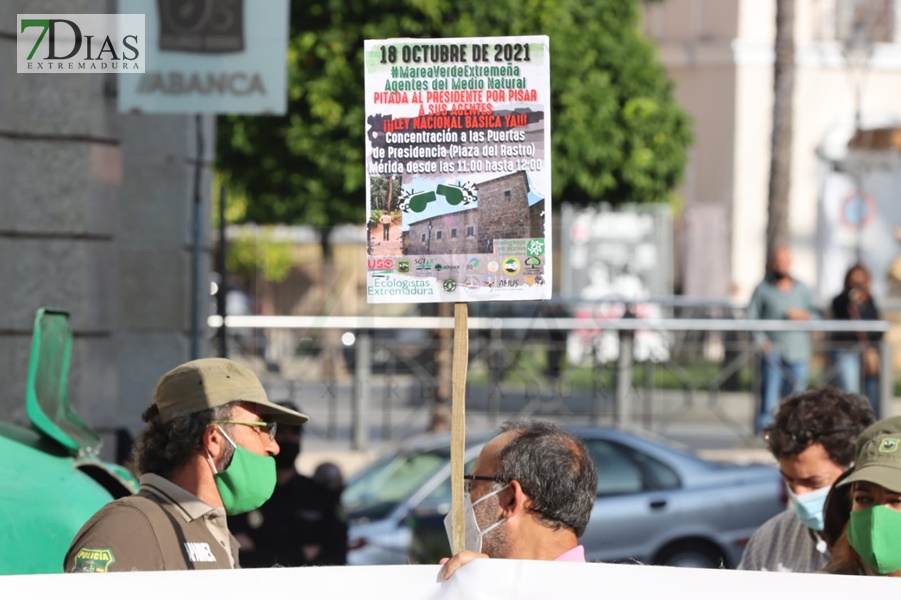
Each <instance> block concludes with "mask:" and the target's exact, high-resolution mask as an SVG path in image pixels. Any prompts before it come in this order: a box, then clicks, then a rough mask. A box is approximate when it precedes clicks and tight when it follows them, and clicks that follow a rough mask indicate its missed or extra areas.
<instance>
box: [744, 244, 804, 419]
mask: <svg viewBox="0 0 901 600" xmlns="http://www.w3.org/2000/svg"><path fill="white" fill-rule="evenodd" d="M790 270H791V253H790V252H789V249H788V248H786V247H784V246H781V247H777V248H775V249H774V250H773V252H772V254H771V255H770V257H769V259H768V260H767V275H766V277H765V278H764V280H763V281H762V282H760V283H759V284H758V285H757V287H756V288H755V289H754V293H753V294H752V295H751V301H750V303H749V304H748V310H747V316H748V318H749V319H786V320H789V321H807V320H809V319H813V318H816V317H817V316H818V310H817V308H816V306H815V304H814V301H813V294H811V292H810V288H808V287H807V286H806V285H805V284H804V283H802V282H800V281H798V280H797V279H795V278H794V277H792V276H791V273H790ZM754 341H755V342H756V343H757V346H758V347H759V349H760V355H761V360H760V410H759V411H758V417H757V432H758V433H760V432H762V431H763V430H764V429H765V428H766V427H767V425H769V424H770V423H772V422H773V412H774V411H775V409H776V406H777V404H778V403H779V398H780V397H785V396H788V395H789V394H791V393H792V392H800V391H803V390H804V389H806V387H807V376H808V367H809V364H808V363H809V362H810V354H811V348H810V334H809V333H808V332H806V331H755V332H754Z"/></svg>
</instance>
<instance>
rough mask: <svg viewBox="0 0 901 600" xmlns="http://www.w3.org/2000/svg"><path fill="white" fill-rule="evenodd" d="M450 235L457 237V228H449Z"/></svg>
mask: <svg viewBox="0 0 901 600" xmlns="http://www.w3.org/2000/svg"><path fill="white" fill-rule="evenodd" d="M451 237H452V238H455V237H457V228H456V227H454V228H453V229H451Z"/></svg>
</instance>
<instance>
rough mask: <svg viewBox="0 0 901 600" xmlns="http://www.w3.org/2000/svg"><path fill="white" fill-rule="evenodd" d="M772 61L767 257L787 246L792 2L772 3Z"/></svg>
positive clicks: (790, 125) (793, 38) (787, 0)
mask: <svg viewBox="0 0 901 600" xmlns="http://www.w3.org/2000/svg"><path fill="white" fill-rule="evenodd" d="M775 53H776V60H775V63H774V65H773V136H772V142H771V148H770V150H771V153H770V182H769V195H768V202H767V226H766V249H767V256H769V254H770V253H771V252H772V251H773V250H774V249H775V248H778V247H780V246H785V245H786V244H787V243H788V234H789V229H788V215H789V194H790V191H791V168H792V127H793V126H792V121H793V115H792V108H793V97H794V89H795V0H776V44H775Z"/></svg>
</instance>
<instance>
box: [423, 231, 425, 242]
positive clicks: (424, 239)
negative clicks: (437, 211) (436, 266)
mask: <svg viewBox="0 0 901 600" xmlns="http://www.w3.org/2000/svg"><path fill="white" fill-rule="evenodd" d="M422 241H423V242H424V241H425V234H424V233H423V234H422Z"/></svg>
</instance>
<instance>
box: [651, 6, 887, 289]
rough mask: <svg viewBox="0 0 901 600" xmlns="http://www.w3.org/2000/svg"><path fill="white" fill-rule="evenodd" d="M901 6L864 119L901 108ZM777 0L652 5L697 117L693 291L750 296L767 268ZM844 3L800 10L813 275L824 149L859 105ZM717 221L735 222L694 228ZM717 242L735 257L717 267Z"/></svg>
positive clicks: (662, 47) (802, 215) (808, 274)
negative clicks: (839, 23) (846, 45)
mask: <svg viewBox="0 0 901 600" xmlns="http://www.w3.org/2000/svg"><path fill="white" fill-rule="evenodd" d="M899 5H901V3H898V2H896V3H895V11H896V19H895V23H896V26H895V32H894V36H895V37H894V43H893V44H880V45H877V46H876V49H875V53H874V55H873V57H872V59H871V60H870V61H869V64H868V67H867V76H866V80H865V88H864V90H863V94H862V96H861V112H862V116H863V123H864V125H866V124H867V122H868V121H869V122H871V123H877V122H885V121H889V122H890V121H892V120H899V119H901V108H899V105H898V103H897V98H898V97H901V96H899V91H901V90H899V86H901V77H899V76H898V75H899V72H901V46H899V43H898V42H899V41H901V36H899V33H898V32H899V29H901V28H899V26H898V19H897V15H898V13H899V12H901V6H899ZM775 7H776V2H775V0H766V1H761V0H668V1H667V2H665V3H661V4H659V5H658V4H653V5H648V6H647V7H646V8H645V15H644V31H645V33H646V34H647V35H649V36H650V37H651V39H652V40H653V41H654V42H655V43H656V44H657V46H658V53H659V56H660V59H661V61H662V62H663V64H664V66H665V67H666V68H667V71H668V73H669V74H670V77H671V78H672V79H673V81H674V83H675V88H676V97H677V99H678V100H679V102H680V103H681V104H682V106H683V107H685V108H686V110H687V111H688V112H689V114H690V115H691V116H692V118H693V121H694V132H695V143H694V146H693V148H692V150H691V157H690V163H689V165H688V169H687V172H686V179H685V182H684V184H683V185H682V187H681V188H680V190H679V193H680V194H681V195H682V196H683V198H684V204H683V206H684V212H683V215H682V236H683V242H682V243H681V244H680V248H682V249H683V255H682V261H683V263H682V265H681V268H680V271H681V272H682V274H683V275H682V277H683V283H684V286H683V291H684V293H685V294H687V295H692V296H698V295H700V296H718V297H722V295H723V294H724V292H725V293H727V294H728V295H729V296H731V297H732V298H733V299H734V300H737V301H746V300H747V299H748V298H749V297H750V294H751V291H752V289H753V287H754V285H756V283H757V282H758V281H759V280H760V279H761V277H762V276H763V273H764V263H765V245H766V237H765V235H766V221H767V188H768V180H769V157H770V136H771V133H772V131H771V119H772V103H773V92H772V85H773V83H772V77H773V76H772V65H773V58H774V54H773V42H774V38H775V16H776V11H775ZM835 7H836V0H798V1H797V3H796V15H795V19H796V30H795V38H796V75H795V77H796V79H795V96H794V141H793V153H792V184H791V185H792V187H791V207H790V216H789V218H790V230H791V242H790V243H791V247H792V250H793V256H794V269H795V272H796V274H797V275H798V276H799V277H800V278H802V279H804V280H806V281H808V282H809V283H810V284H811V285H812V286H816V284H817V281H816V279H817V260H816V236H817V217H816V215H817V203H818V198H819V193H820V186H821V183H822V182H821V181H820V178H819V175H818V171H817V169H818V158H817V152H818V149H819V148H820V147H821V146H822V145H823V143H824V141H825V140H826V139H827V137H829V136H832V137H835V136H836V131H837V130H842V129H844V133H839V134H838V137H842V136H844V140H847V138H848V137H850V134H851V130H852V128H851V127H850V125H851V123H852V122H853V114H854V105H853V98H854V96H853V88H852V81H851V78H850V71H849V69H848V65H847V62H846V61H845V59H844V58H843V57H842V55H841V52H840V46H839V44H838V43H837V42H836V41H835V39H836V36H835V32H836V23H835ZM842 143H844V141H843V142H842ZM717 222H726V223H728V224H729V226H728V227H729V230H730V231H728V232H724V231H719V230H717V231H715V232H714V234H713V235H709V236H706V238H708V239H709V242H707V240H706V239H705V243H703V244H702V243H698V242H697V241H696V240H695V239H694V238H695V237H696V236H699V235H700V236H704V234H705V232H706V231H708V230H709V228H710V227H715V226H716V223H717ZM711 244H713V245H715V246H716V247H711ZM722 246H725V247H722ZM712 253H716V254H717V256H727V257H729V258H728V260H726V261H717V266H714V267H712V268H711V266H710V265H705V264H704V262H705V259H706V258H707V257H709V256H710V255H711V254H712ZM721 253H722V254H721Z"/></svg>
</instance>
